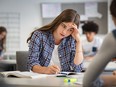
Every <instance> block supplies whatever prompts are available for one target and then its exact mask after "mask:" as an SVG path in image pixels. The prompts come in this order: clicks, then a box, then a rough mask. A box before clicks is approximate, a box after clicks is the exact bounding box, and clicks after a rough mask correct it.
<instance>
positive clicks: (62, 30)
mask: <svg viewBox="0 0 116 87" xmlns="http://www.w3.org/2000/svg"><path fill="white" fill-rule="evenodd" d="M73 24H74V23H73V22H62V23H61V24H60V25H59V26H58V28H57V29H56V30H55V31H54V32H55V35H57V37H59V38H60V39H63V38H65V37H68V36H69V35H71V34H72V33H73V30H74V28H73V26H72V25H73Z"/></svg>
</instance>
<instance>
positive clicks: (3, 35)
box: [0, 32, 6, 40]
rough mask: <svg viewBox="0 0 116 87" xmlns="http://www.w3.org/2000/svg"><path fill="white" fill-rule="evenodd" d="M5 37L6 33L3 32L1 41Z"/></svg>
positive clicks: (0, 35)
mask: <svg viewBox="0 0 116 87" xmlns="http://www.w3.org/2000/svg"><path fill="white" fill-rule="evenodd" d="M5 36H6V32H2V33H1V34H0V40H2V39H3V38H5Z"/></svg>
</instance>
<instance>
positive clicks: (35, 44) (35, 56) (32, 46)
mask: <svg viewBox="0 0 116 87" xmlns="http://www.w3.org/2000/svg"><path fill="white" fill-rule="evenodd" d="M41 41H42V34H41V32H39V31H35V32H34V33H33V35H32V38H31V40H30V43H29V56H28V68H29V70H31V69H32V67H33V66H34V65H40V61H39V55H40V51H41Z"/></svg>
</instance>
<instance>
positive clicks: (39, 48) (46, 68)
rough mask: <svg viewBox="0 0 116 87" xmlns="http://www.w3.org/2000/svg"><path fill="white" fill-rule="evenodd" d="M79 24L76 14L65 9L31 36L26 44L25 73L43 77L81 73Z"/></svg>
mask: <svg viewBox="0 0 116 87" xmlns="http://www.w3.org/2000/svg"><path fill="white" fill-rule="evenodd" d="M79 22H80V16H79V14H78V13H77V12H76V11H75V10H73V9H66V10H64V11H63V12H62V13H61V14H60V15H58V16H57V17H56V18H55V19H54V20H53V22H51V23H50V24H48V25H45V26H43V27H41V28H39V29H37V30H35V31H34V32H32V34H31V36H30V37H29V38H28V40H27V42H28V43H29V57H28V58H29V59H28V66H29V69H30V70H32V71H34V72H37V73H44V74H55V73H59V72H60V71H74V72H81V70H82V61H83V53H82V45H81V38H80V35H79V30H78V27H79ZM54 60H55V61H54Z"/></svg>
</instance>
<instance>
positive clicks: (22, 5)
mask: <svg viewBox="0 0 116 87" xmlns="http://www.w3.org/2000/svg"><path fill="white" fill-rule="evenodd" d="M85 1H96V2H98V1H100V2H102V1H107V0H0V12H19V13H20V15H21V17H20V29H21V30H20V50H28V44H27V43H26V39H27V38H28V37H29V35H30V33H31V32H32V31H33V30H34V28H35V27H41V26H42V18H41V13H40V12H41V10H40V3H43V2H48V3H49V2H54V3H56V2H66V3H67V2H69V3H70V2H85Z"/></svg>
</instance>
